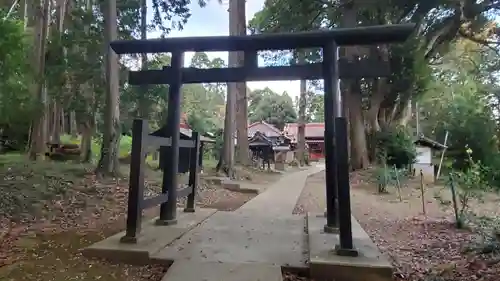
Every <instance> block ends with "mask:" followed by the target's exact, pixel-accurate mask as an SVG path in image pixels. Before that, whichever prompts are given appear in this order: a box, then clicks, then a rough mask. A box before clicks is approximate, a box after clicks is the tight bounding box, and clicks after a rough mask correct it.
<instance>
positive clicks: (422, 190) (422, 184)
mask: <svg viewBox="0 0 500 281" xmlns="http://www.w3.org/2000/svg"><path fill="white" fill-rule="evenodd" d="M420 193H421V196H422V213H423V214H424V216H426V215H427V212H426V210H425V191H424V173H423V172H422V170H420Z"/></svg>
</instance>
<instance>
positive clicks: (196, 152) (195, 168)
mask: <svg viewBox="0 0 500 281" xmlns="http://www.w3.org/2000/svg"><path fill="white" fill-rule="evenodd" d="M191 139H192V140H193V141H194V147H193V148H191V153H190V155H189V158H190V159H189V186H190V187H191V193H190V194H189V195H188V197H187V202H186V208H184V212H188V213H194V211H195V199H196V189H197V187H198V173H199V172H200V165H199V156H200V148H201V144H200V135H199V133H198V132H193V134H192V137H191Z"/></svg>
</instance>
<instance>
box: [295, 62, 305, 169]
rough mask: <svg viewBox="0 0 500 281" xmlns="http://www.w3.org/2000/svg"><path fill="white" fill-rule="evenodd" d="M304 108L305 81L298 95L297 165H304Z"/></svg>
mask: <svg viewBox="0 0 500 281" xmlns="http://www.w3.org/2000/svg"><path fill="white" fill-rule="evenodd" d="M300 58H301V59H300V62H299V63H303V55H300ZM306 108H307V81H306V80H300V94H299V116H298V117H299V118H298V122H297V158H298V160H299V164H300V165H301V166H303V165H304V164H305V151H306Z"/></svg>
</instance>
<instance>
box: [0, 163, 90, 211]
mask: <svg viewBox="0 0 500 281" xmlns="http://www.w3.org/2000/svg"><path fill="white" fill-rule="evenodd" d="M91 169H92V166H89V165H84V164H76V163H71V162H67V163H58V162H52V161H30V160H28V159H27V157H26V156H24V155H21V154H4V155H0V179H1V181H0V194H2V196H0V213H1V214H2V215H4V216H8V217H12V218H13V219H15V220H18V219H22V218H23V217H24V215H25V214H32V215H34V216H37V215H41V214H42V213H43V212H44V210H46V209H47V206H48V205H49V202H51V201H54V200H60V199H62V198H64V197H65V196H66V195H68V192H70V190H71V187H72V186H73V184H74V183H75V182H77V181H79V180H80V179H82V178H83V177H84V176H85V175H86V174H87V173H88V172H89V171H90V170H91Z"/></svg>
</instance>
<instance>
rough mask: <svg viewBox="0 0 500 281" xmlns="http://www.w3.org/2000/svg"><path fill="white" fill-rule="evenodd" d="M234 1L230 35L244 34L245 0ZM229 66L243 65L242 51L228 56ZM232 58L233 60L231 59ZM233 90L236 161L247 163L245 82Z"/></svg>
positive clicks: (230, 19) (248, 160)
mask: <svg viewBox="0 0 500 281" xmlns="http://www.w3.org/2000/svg"><path fill="white" fill-rule="evenodd" d="M231 1H234V2H236V3H235V6H236V7H235V9H234V10H230V11H229V12H230V13H231V14H232V16H231V15H230V16H229V26H230V27H229V28H230V30H231V31H230V34H231V35H246V18H245V0H231ZM229 58H230V60H229V66H230V67H233V66H234V67H236V66H243V63H244V52H238V53H236V54H235V55H234V56H232V55H231V56H230V57H229ZM233 59H234V60H235V61H233ZM232 89H234V90H235V92H230V94H232V95H236V137H237V139H238V143H237V145H236V157H237V162H238V163H239V164H242V165H249V164H250V159H249V148H248V100H247V87H246V83H244V82H243V83H235V86H234V88H233V87H232Z"/></svg>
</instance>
